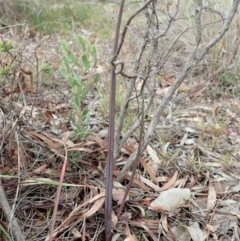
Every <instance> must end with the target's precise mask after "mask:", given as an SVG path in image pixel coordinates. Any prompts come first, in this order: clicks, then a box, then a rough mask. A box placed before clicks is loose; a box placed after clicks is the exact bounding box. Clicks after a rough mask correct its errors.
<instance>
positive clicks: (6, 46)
mask: <svg viewBox="0 0 240 241" xmlns="http://www.w3.org/2000/svg"><path fill="white" fill-rule="evenodd" d="M12 49H14V46H13V43H12V42H6V43H5V42H3V41H0V52H2V53H7V52H9V51H10V50H12Z"/></svg>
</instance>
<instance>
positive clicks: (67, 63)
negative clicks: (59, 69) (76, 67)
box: [63, 56, 70, 70]
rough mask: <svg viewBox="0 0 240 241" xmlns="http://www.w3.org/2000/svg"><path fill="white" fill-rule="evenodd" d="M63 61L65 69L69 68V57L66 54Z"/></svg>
mask: <svg viewBox="0 0 240 241" xmlns="http://www.w3.org/2000/svg"><path fill="white" fill-rule="evenodd" d="M63 63H64V65H65V67H66V69H67V70H69V69H70V66H69V59H68V58H67V57H66V56H64V57H63Z"/></svg>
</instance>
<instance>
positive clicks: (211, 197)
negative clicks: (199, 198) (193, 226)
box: [207, 183, 217, 211]
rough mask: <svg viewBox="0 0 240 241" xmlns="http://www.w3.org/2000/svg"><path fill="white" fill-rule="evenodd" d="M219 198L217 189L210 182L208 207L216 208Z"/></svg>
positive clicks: (210, 208)
mask: <svg viewBox="0 0 240 241" xmlns="http://www.w3.org/2000/svg"><path fill="white" fill-rule="evenodd" d="M216 200H217V194H216V189H215V186H214V184H213V183H210V184H209V187H208V199H207V209H208V210H209V211H210V210H212V209H213V208H214V206H215V204H216Z"/></svg>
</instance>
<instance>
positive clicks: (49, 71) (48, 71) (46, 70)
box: [40, 65, 53, 75]
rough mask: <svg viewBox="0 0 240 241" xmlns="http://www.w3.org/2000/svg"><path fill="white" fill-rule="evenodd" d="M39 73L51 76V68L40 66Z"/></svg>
mask: <svg viewBox="0 0 240 241" xmlns="http://www.w3.org/2000/svg"><path fill="white" fill-rule="evenodd" d="M40 71H41V72H43V73H44V74H47V75H51V74H52V71H53V68H52V66H50V65H41V66H40Z"/></svg>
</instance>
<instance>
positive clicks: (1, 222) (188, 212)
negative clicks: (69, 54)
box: [0, 27, 240, 241]
mask: <svg viewBox="0 0 240 241" xmlns="http://www.w3.org/2000/svg"><path fill="white" fill-rule="evenodd" d="M1 34H2V36H1V37H2V40H3V41H4V42H5V43H9V41H11V43H12V44H13V46H14V49H13V50H11V51H7V52H1V60H0V66H1V78H2V80H1V82H0V84H1V91H0V118H1V120H0V125H1V126H0V141H1V149H0V150H1V163H0V173H1V182H2V186H3V187H4V192H5V194H6V197H7V201H8V203H9V204H10V206H11V207H12V211H13V213H14V216H15V217H16V219H17V221H18V223H19V225H20V227H21V230H22V232H23V233H24V236H25V238H26V240H29V241H30V240H32V241H44V240H48V239H47V235H48V233H49V227H50V224H51V219H52V213H53V207H54V204H55V197H56V191H57V187H58V185H59V179H60V176H61V172H62V170H63V165H64V164H63V163H64V161H65V160H67V169H66V171H65V175H64V181H63V187H62V190H61V196H60V202H59V206H58V212H57V220H56V225H55V230H54V236H55V237H56V240H75V241H78V240H79V241H80V240H92V241H95V240H96V241H97V240H104V201H105V166H106V160H107V145H108V142H107V138H108V137H107V135H108V100H109V96H108V97H106V93H105V92H107V94H108V87H109V84H108V82H109V81H110V80H109V76H110V71H109V66H110V65H109V62H108V61H109V59H111V44H112V42H111V40H104V41H100V40H99V41H96V43H95V44H96V46H97V49H98V50H99V56H98V57H99V59H101V61H99V64H98V68H97V72H98V73H99V74H100V80H99V82H97V83H94V84H93V85H91V89H90V90H89V92H88V94H87V95H86V96H85V97H84V100H83V106H84V107H83V108H85V107H86V106H88V109H89V111H90V119H89V124H88V126H87V127H86V128H88V130H89V131H90V132H91V135H90V136H88V137H87V138H86V140H84V141H81V140H80V139H79V138H77V137H76V136H75V135H74V133H75V132H74V128H75V127H74V126H73V124H72V123H71V122H70V120H69V116H70V115H71V114H72V111H73V109H74V108H73V106H74V100H73V99H72V87H71V85H70V84H69V83H68V81H67V80H66V79H65V78H63V77H62V75H61V74H60V71H59V69H60V66H62V60H63V57H62V52H61V51H60V49H59V45H60V42H61V38H60V37H59V36H57V35H42V34H38V33H34V36H30V35H29V34H26V35H23V34H22V35H16V34H15V32H14V28H11V27H9V28H7V29H4V31H3V32H2V33H1ZM35 34H36V35H35ZM69 41H70V40H69ZM73 47H74V46H73ZM8 66H11V69H10V71H9V70H8V72H7V73H5V74H4V73H2V72H3V71H4V70H6V67H8ZM49 66H50V67H51V68H48V67H49ZM48 70H49V71H48ZM169 76H170V75H166V76H164V81H165V84H164V85H162V86H160V85H159V86H158V89H157V95H158V96H159V98H162V97H163V96H164V95H165V93H166V91H167V90H168V88H169V87H170V86H171V84H172V81H173V79H171V78H172V77H169ZM235 78H238V77H235ZM237 80H238V79H237ZM85 81H91V80H89V79H88V78H86V80H85ZM237 82H238V81H236V80H232V76H231V74H229V72H227V73H225V75H221V76H216V77H215V78H209V79H206V80H205V79H201V76H195V79H191V78H189V79H186V81H184V85H182V86H181V88H180V89H179V91H178V92H177V93H176V94H175V95H174V98H173V100H172V101H171V104H170V105H169V106H168V108H167V110H166V111H165V112H164V116H162V117H161V118H160V120H159V125H158V127H157V129H156V131H155V135H154V137H153V138H152V140H151V143H150V145H149V146H148V147H147V149H146V150H145V152H144V154H143V155H142V158H141V160H140V163H139V166H138V170H137V174H136V176H135V178H134V184H133V186H132V188H131V190H130V192H129V195H128V199H127V202H126V203H125V206H124V209H123V212H122V214H121V216H120V218H119V219H118V218H117V216H116V214H117V211H118V207H119V204H120V203H121V200H122V198H123V195H124V191H125V188H126V186H127V184H128V181H129V179H130V176H131V170H129V173H128V175H127V176H126V177H125V180H124V181H123V182H122V183H118V182H114V189H113V212H112V222H113V229H112V233H113V239H112V240H119V241H121V240H125V241H130V240H139V241H142V240H153V241H157V240H173V241H174V240H178V241H188V240H189V241H190V240H193V241H200V240H208V241H214V240H221V241H225V240H226V241H227V240H240V230H239V218H240V207H239V205H240V204H239V203H240V202H239V196H240V194H239V191H240V184H239V181H240V127H239V123H240V98H239V96H238V92H239V89H240V85H239V83H237ZM118 87H119V86H118ZM119 88H120V89H121V90H122V89H124V87H121V86H120V87H119ZM121 90H120V92H121ZM118 95H119V93H118ZM118 97H119V96H118ZM119 99H120V100H118V101H119V102H120V104H121V96H120V97H119ZM81 108H82V107H81ZM119 108H120V107H119ZM137 138H138V134H137V133H136V134H134V136H132V137H131V138H130V140H128V142H127V143H126V145H124V147H123V148H122V150H121V153H120V155H119V157H118V159H117V163H116V166H115V169H114V175H115V177H116V176H117V175H118V174H119V172H120V170H121V168H122V166H123V165H124V163H125V162H126V161H127V160H128V157H129V155H130V154H131V153H132V152H133V151H134V150H136V148H137V144H138V139H137ZM177 189H178V190H177ZM160 194H161V195H160ZM159 195H160V200H158V199H157V198H158V197H159ZM156 199H157V200H156ZM165 199H166V200H165ZM153 201H154V202H153ZM3 210H4V208H1V212H0V215H1V219H0V226H1V229H0V235H1V236H0V239H1V240H13V239H11V238H10V237H11V236H12V234H11V232H10V231H8V228H7V227H8V225H9V223H8V221H7V219H6V215H4V212H3Z"/></svg>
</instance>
